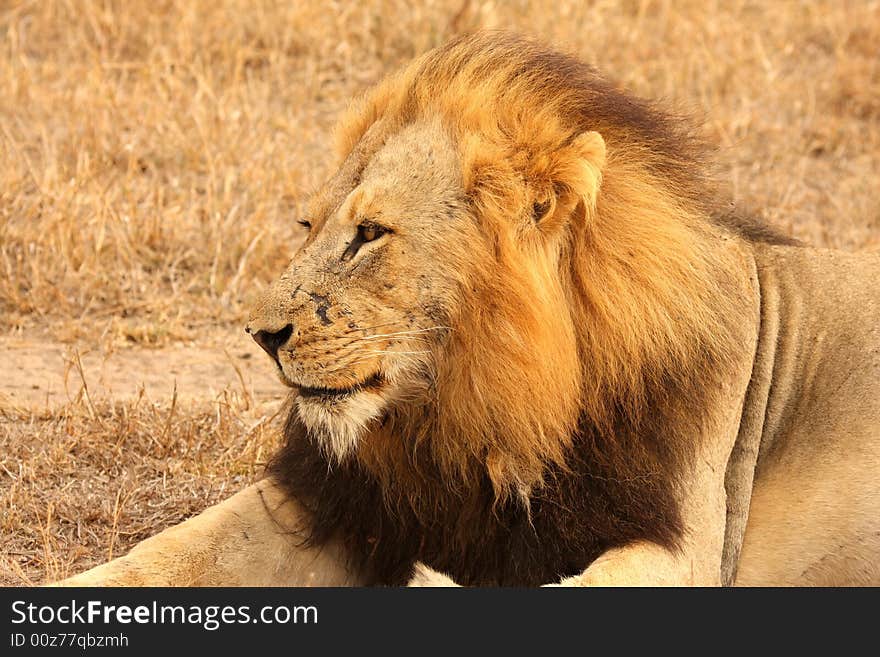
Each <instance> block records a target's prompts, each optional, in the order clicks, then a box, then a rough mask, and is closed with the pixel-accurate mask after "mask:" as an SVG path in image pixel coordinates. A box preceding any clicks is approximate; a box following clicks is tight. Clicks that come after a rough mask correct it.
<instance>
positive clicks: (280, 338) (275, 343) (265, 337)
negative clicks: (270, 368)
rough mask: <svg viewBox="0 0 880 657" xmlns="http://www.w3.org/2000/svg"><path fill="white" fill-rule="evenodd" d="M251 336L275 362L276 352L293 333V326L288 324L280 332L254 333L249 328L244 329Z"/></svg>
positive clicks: (276, 358)
mask: <svg viewBox="0 0 880 657" xmlns="http://www.w3.org/2000/svg"><path fill="white" fill-rule="evenodd" d="M244 330H245V331H247V332H248V333H250V334H251V337H253V339H254V340H256V342H257V344H258V345H260V346H261V347H262V348H263V350H264V351H265V352H266V353H267V354H269V355H270V356H271V357H272V358H274V359H275V360H278V350H279V349H280V348H281V347H282V346H283V345H284V343H285V342H287V341H288V340H289V339H290V336H291V334H292V333H293V324H288V325H287V326H285V327H284V328H283V329H281V330H280V331H265V330H259V331H254V330H253V329H252V328H251V327H250V326H247V327H245V329H244Z"/></svg>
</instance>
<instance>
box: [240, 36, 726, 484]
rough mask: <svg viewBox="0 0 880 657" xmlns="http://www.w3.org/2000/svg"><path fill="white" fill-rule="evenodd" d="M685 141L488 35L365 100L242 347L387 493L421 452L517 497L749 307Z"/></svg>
mask: <svg viewBox="0 0 880 657" xmlns="http://www.w3.org/2000/svg"><path fill="white" fill-rule="evenodd" d="M678 125H679V124H678V123H676V122H673V121H671V120H669V119H668V118H667V117H666V116H665V115H664V114H662V113H660V112H658V111H655V110H654V109H653V108H652V107H651V106H650V105H648V104H646V103H644V102H642V101H639V100H634V99H632V98H631V97H629V96H626V95H624V94H622V93H620V92H618V91H616V90H615V89H614V88H613V87H612V86H611V85H609V84H608V83H606V82H604V81H603V80H602V79H600V78H599V77H598V76H597V75H596V74H595V73H594V72H593V70H592V69H590V68H589V67H587V66H585V65H583V64H581V63H579V62H577V61H576V60H574V59H572V58H569V57H567V56H565V55H561V54H558V53H555V52H552V51H548V50H546V49H544V48H542V47H541V46H539V45H537V44H535V43H533V42H531V41H528V40H524V39H521V38H518V37H514V36H511V35H505V34H498V33H481V34H477V35H474V36H469V37H465V38H462V39H459V40H457V41H455V42H453V43H451V44H449V45H447V46H444V47H443V48H440V49H438V50H436V51H432V52H430V53H428V54H427V55H425V56H423V57H422V58H420V59H417V60H416V61H414V62H413V63H412V64H410V65H409V66H408V67H407V68H405V69H404V70H403V71H401V72H399V73H398V74H396V75H394V76H392V77H390V78H388V79H387V80H386V81H384V82H383V83H382V84H380V85H379V86H378V87H376V88H375V89H373V90H372V91H370V92H369V93H368V94H367V95H366V96H365V97H364V98H363V99H361V100H360V101H359V102H358V103H356V104H355V105H354V106H353V107H352V109H351V110H350V111H349V112H348V115H347V116H346V117H345V118H344V120H343V121H342V122H341V124H340V128H339V130H338V143H339V155H340V165H339V167H338V170H337V171H336V173H335V174H334V175H333V176H332V177H331V178H330V179H329V181H328V182H327V183H326V184H325V185H324V186H323V187H322V188H321V189H320V190H319V191H318V192H317V193H316V195H315V196H314V198H313V199H312V201H311V203H310V211H309V214H308V216H307V224H308V225H309V227H310V233H309V236H308V238H307V240H306V241H305V243H304V245H303V246H302V248H301V249H300V250H299V251H298V253H296V255H295V256H294V258H293V260H292V262H291V264H290V266H289V267H288V269H287V270H286V271H285V272H284V273H283V275H282V276H281V278H280V279H279V280H278V281H277V282H275V283H274V284H273V285H272V286H271V287H270V288H269V289H268V290H267V292H266V293H265V295H264V296H263V298H262V299H261V301H260V302H259V303H258V305H257V307H256V309H255V310H254V312H253V314H252V316H251V318H250V322H249V325H248V330H249V331H250V332H251V333H252V334H253V335H254V337H255V338H256V340H257V341H258V342H259V343H260V345H261V346H263V347H264V348H265V349H266V351H267V352H269V353H270V355H272V357H273V359H274V360H275V362H276V364H277V367H278V371H279V373H280V376H281V378H282V379H283V381H284V382H285V383H287V384H288V385H290V386H293V387H295V388H297V389H298V391H299V392H298V396H296V397H295V399H294V401H293V410H292V412H293V413H295V414H296V415H297V416H298V420H299V421H300V422H301V423H302V424H303V425H304V426H305V428H306V429H307V430H308V432H309V433H310V434H311V435H312V436H313V438H314V439H315V440H318V441H320V443H321V444H322V446H323V447H324V449H325V451H326V452H327V453H328V454H329V455H331V456H332V457H333V458H335V459H337V460H344V459H348V458H358V459H360V460H361V461H362V462H363V463H365V464H366V465H367V466H368V467H371V468H372V469H374V470H375V471H377V472H378V473H379V474H383V473H385V474H389V473H390V471H391V470H393V469H394V467H395V466H394V465H393V464H394V463H395V462H401V461H405V460H407V459H408V458H410V459H411V455H412V454H413V452H414V450H416V449H424V450H427V452H428V453H429V454H431V456H432V458H433V459H434V461H435V462H436V463H437V464H439V467H440V468H441V470H443V471H446V472H448V473H449V474H450V475H451V476H457V477H460V478H461V477H463V478H467V477H468V476H470V473H471V472H472V470H473V468H474V464H478V465H479V467H478V469H481V471H482V472H487V473H488V475H489V477H490V479H491V481H492V484H493V487H494V488H495V490H496V492H497V493H499V494H504V493H506V492H507V491H513V492H520V493H522V492H523V491H527V490H529V489H530V487H532V486H533V485H534V484H536V482H539V481H540V479H541V477H542V472H544V470H545V468H546V466H547V464H548V463H562V462H563V461H564V459H565V452H566V448H567V446H568V444H569V441H570V437H571V436H572V433H573V431H574V430H575V427H576V426H577V424H578V422H582V421H583V419H584V417H586V418H588V419H589V421H590V422H592V423H593V425H594V426H596V427H598V428H599V429H600V430H607V431H608V432H609V433H613V432H614V431H615V430H616V429H617V427H618V424H619V418H620V416H621V414H623V415H632V416H633V417H635V416H637V415H638V413H640V412H641V411H642V410H643V407H644V406H645V404H646V403H647V400H648V399H649V398H650V396H651V390H652V387H656V386H661V385H675V384H676V382H678V381H679V380H683V379H685V378H687V377H688V376H689V374H687V372H689V371H690V370H691V369H692V368H693V367H694V366H695V364H708V363H712V362H719V361H720V360H723V359H725V358H726V357H727V356H728V355H729V352H730V351H731V350H733V349H735V344H736V338H735V329H734V328H733V327H734V325H735V322H736V318H735V317H734V316H732V314H731V313H730V312H728V311H727V310H723V311H722V309H721V305H719V304H722V305H723V306H724V307H725V308H727V307H728V304H727V303H726V302H723V303H722V302H721V301H719V300H722V299H728V298H731V297H735V296H737V295H740V294H742V288H741V287H738V285H739V284H738V283H736V282H735V281H736V280H737V278H736V276H734V275H733V273H732V272H733V269H734V267H735V265H733V264H732V263H730V262H728V261H726V260H725V257H726V256H723V255H720V254H719V251H718V249H717V248H716V247H715V244H717V243H718V238H719V236H721V238H722V239H724V235H726V234H729V228H727V227H726V226H723V225H721V224H722V223H723V222H720V221H715V222H713V221H711V220H709V218H710V217H711V215H712V210H711V208H709V207H707V205H706V202H705V198H706V186H705V183H704V181H703V180H702V179H701V178H700V177H699V176H698V175H697V174H695V173H693V171H694V170H695V167H694V166H693V163H694V160H695V158H697V157H698V156H699V154H700V149H699V147H698V146H695V145H694V144H695V142H694V141H693V140H692V139H691V138H690V137H689V136H688V135H687V134H684V133H683V132H682V131H681V129H680V128H679V127H677V126H678ZM402 436H405V437H406V441H407V444H406V445H403V444H401V442H402V438H401V437H402ZM407 455H410V456H407ZM397 474H400V472H398V473H397Z"/></svg>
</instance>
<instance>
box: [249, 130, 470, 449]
mask: <svg viewBox="0 0 880 657" xmlns="http://www.w3.org/2000/svg"><path fill="white" fill-rule="evenodd" d="M308 223H309V224H310V234H309V236H308V239H307V240H306V242H305V244H304V245H303V246H302V248H301V249H300V250H299V252H298V253H296V254H295V256H294V258H293V260H292V262H291V263H290V265H289V267H288V268H287V270H286V271H285V272H284V273H283V274H282V276H281V277H280V278H279V279H278V280H277V281H276V282H275V283H274V284H273V285H272V286H271V287H270V288H269V289H268V290H267V292H266V293H265V295H264V296H263V298H262V299H261V300H260V302H259V303H258V305H257V307H256V309H255V310H254V311H253V313H252V315H251V318H250V321H249V324H248V331H249V332H250V333H252V334H253V335H254V337H255V339H257V341H258V342H259V343H260V344H261V346H263V348H264V349H265V350H266V351H267V352H269V354H270V355H271V356H273V358H274V360H275V364H276V366H277V369H278V373H279V375H280V378H281V379H282V381H283V382H284V383H285V384H287V385H289V386H292V387H296V388H299V396H298V397H297V398H296V400H295V402H294V404H295V409H296V412H298V413H299V415H300V417H301V419H302V420H303V421H304V423H305V424H306V425H307V426H308V427H309V429H310V430H311V431H312V432H313V433H315V434H316V435H318V436H321V437H323V438H324V439H325V440H326V441H327V442H328V447H329V448H330V449H331V451H332V452H333V453H334V454H336V455H337V456H340V457H341V456H343V455H344V454H345V453H347V452H348V451H349V450H350V449H351V448H352V447H353V446H354V445H355V444H356V441H357V439H358V437H359V435H360V434H361V432H362V430H363V429H364V427H366V426H367V425H368V424H369V423H370V422H371V421H373V420H375V419H377V418H379V417H381V416H382V414H383V412H384V410H385V409H386V407H387V406H388V405H389V404H392V403H395V402H396V401H400V400H404V399H409V400H412V399H413V398H415V397H418V396H420V395H424V394H426V393H427V390H428V389H429V388H430V386H431V380H432V377H433V376H434V371H435V362H434V360H435V358H436V357H437V354H438V348H439V347H440V346H441V345H442V343H443V341H444V338H445V336H446V334H447V332H448V329H449V327H448V322H449V318H450V314H451V312H452V311H453V308H454V306H455V305H456V297H457V295H456V290H457V289H458V288H459V284H460V281H461V280H463V279H464V278H466V276H464V277H463V275H462V274H463V272H462V268H463V267H467V266H468V263H467V262H462V260H461V257H460V256H461V254H462V253H464V252H466V250H465V249H462V245H463V244H466V243H467V242H469V241H474V240H476V239H479V235H477V234H476V227H475V225H474V224H473V222H471V221H469V220H468V214H467V211H466V209H465V206H464V202H463V200H462V184H461V176H460V166H459V162H458V155H457V152H456V149H455V148H454V146H453V143H452V141H451V139H450V138H449V137H448V136H447V134H446V132H445V131H444V130H443V129H442V127H440V126H439V125H437V124H427V123H422V124H416V125H412V126H409V127H408V128H405V129H403V130H402V131H400V132H398V133H396V134H394V135H392V136H390V137H386V138H385V139H384V140H383V143H382V144H381V145H380V146H379V147H378V148H376V149H374V152H372V153H369V155H365V154H364V153H363V152H362V150H357V149H356V150H355V152H353V153H352V154H351V155H350V156H349V158H348V159H347V160H346V162H345V163H343V165H342V167H341V168H340V170H339V171H338V172H337V173H336V175H334V176H333V177H332V178H331V179H330V180H329V181H328V183H327V184H326V185H325V186H324V187H323V188H322V189H321V191H320V192H319V193H318V194H316V196H315V197H314V198H313V199H312V200H311V203H310V213H309V216H308Z"/></svg>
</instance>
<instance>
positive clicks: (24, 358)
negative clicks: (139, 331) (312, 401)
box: [0, 335, 284, 410]
mask: <svg viewBox="0 0 880 657" xmlns="http://www.w3.org/2000/svg"><path fill="white" fill-rule="evenodd" d="M211 345H212V346H209V347H205V346H203V345H192V344H181V343H175V344H172V345H169V346H168V347H166V348H162V349H150V348H143V347H131V348H123V349H107V348H97V349H96V348H83V347H76V346H66V345H62V344H58V343H56V342H52V341H32V340H23V339H16V338H2V337H0V354H2V362H3V364H2V367H0V374H2V376H0V400H2V403H3V404H4V405H7V406H14V407H17V408H28V409H33V410H38V409H40V408H46V407H48V408H55V407H57V406H58V405H59V404H64V403H68V402H70V401H72V400H73V399H74V398H76V397H77V396H78V395H79V394H80V393H81V392H86V391H87V392H88V395H89V396H90V397H92V398H93V399H116V400H125V399H128V398H132V397H137V396H139V395H140V394H141V390H143V393H144V395H145V396H146V397H147V398H148V399H151V400H162V399H170V398H172V397H173V396H174V395H175V390H176V395H177V397H178V399H180V400H186V401H190V400H210V399H214V398H215V397H216V396H217V395H218V394H219V393H220V392H221V391H223V390H227V389H230V388H232V389H238V390H240V391H242V392H243V393H244V395H245V396H247V397H250V398H252V399H254V400H256V401H257V402H264V401H269V400H272V399H274V398H279V397H281V396H283V394H284V387H283V386H282V385H281V384H280V383H279V381H278V379H277V378H276V377H275V376H274V374H273V371H272V368H271V365H270V363H269V361H268V359H267V358H266V357H265V355H264V354H263V353H262V352H261V351H260V349H259V348H258V347H257V346H256V345H254V344H253V343H252V342H251V341H250V340H249V339H247V338H245V337H244V336H241V337H240V336H238V335H223V336H217V337H215V338H214V339H213V340H212V341H211ZM84 383H85V390H84V385H83V384H84Z"/></svg>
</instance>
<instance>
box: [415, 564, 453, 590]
mask: <svg viewBox="0 0 880 657" xmlns="http://www.w3.org/2000/svg"><path fill="white" fill-rule="evenodd" d="M407 586H431V587H447V586H458V584H456V583H455V582H454V581H452V579H451V578H449V577H448V576H446V575H444V574H443V573H438V572H437V571H436V570H434V569H432V568H428V566H426V565H425V564H423V563H417V564H416V566H415V569H414V570H413V576H412V578H411V579H410V580H409V583H408V584H407Z"/></svg>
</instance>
